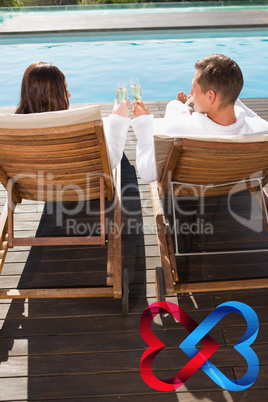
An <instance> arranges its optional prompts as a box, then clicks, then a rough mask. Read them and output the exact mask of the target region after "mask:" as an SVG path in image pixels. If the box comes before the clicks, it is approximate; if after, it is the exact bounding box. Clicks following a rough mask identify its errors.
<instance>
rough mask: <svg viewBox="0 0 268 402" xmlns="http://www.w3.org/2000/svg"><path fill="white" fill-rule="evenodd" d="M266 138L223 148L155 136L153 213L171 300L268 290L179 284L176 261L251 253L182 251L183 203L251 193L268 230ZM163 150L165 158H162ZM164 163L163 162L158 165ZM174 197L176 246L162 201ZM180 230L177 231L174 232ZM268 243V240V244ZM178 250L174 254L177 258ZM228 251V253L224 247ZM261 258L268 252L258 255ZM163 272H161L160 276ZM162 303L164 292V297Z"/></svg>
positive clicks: (253, 284) (249, 283) (247, 284)
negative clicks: (176, 295) (173, 297)
mask: <svg viewBox="0 0 268 402" xmlns="http://www.w3.org/2000/svg"><path fill="white" fill-rule="evenodd" d="M266 137H267V133H264V137H263V138H264V140H263V141H254V140H253V141H252V142H250V137H249V140H248V142H235V141H229V142H226V141H224V142H221V141H219V140H217V141H213V140H211V141H209V140H208V139H206V140H204V141H200V140H197V139H189V138H168V139H166V138H164V141H165V143H166V144H165V143H164V145H163V136H159V137H158V136H155V155H156V164H157V169H158V180H157V182H154V183H152V184H151V193H152V200H153V207H154V215H155V220H156V224H157V229H158V244H159V250H160V257H161V262H162V269H163V273H164V282H165V285H164V286H165V293H166V294H167V295H172V294H174V293H178V292H185V291H187V292H188V291H190V292H191V291H195V292H196V291H197V292H198V291H213V290H214V291H217V290H218V289H219V288H220V289H221V290H228V289H237V288H241V289H244V288H259V287H261V288H265V287H268V279H267V278H259V279H256V278H252V279H244V278H241V280H240V281H237V280H236V281H235V282H234V281H231V280H230V281H222V282H220V283H219V282H215V283H213V282H204V283H203V282H202V283H195V284H191V283H186V284H183V285H182V284H181V283H180V282H179V283H176V282H178V278H179V275H178V270H177V263H176V258H175V256H178V257H179V256H187V255H188V256H191V255H208V254H213V253H217V254H221V253H223V254H224V253H226V252H228V253H240V252H250V251H252V250H250V249H249V250H245V249H244V250H241V251H240V250H233V249H232V250H230V251H221V250H219V251H217V252H210V253H208V252H206V251H202V252H200V253H198V252H195V253H191V252H189V253H188V252H187V253H181V252H180V251H179V244H178V238H179V236H178V233H177V230H176V225H177V224H176V223H174V222H176V220H177V219H178V217H177V216H176V214H177V211H176V205H177V204H176V205H175V203H176V202H177V201H176V199H177V200H179V199H180V197H182V198H183V197H195V198H203V199H205V198H206V197H213V196H214V197H215V196H223V195H228V197H230V196H231V194H235V193H238V192H241V191H245V190H249V191H250V192H251V193H252V194H255V195H256V196H257V199H258V201H259V202H260V205H261V207H262V208H263V211H264V213H265V227H266V228H267V227H268V226H267V196H266V193H265V189H264V186H265V185H266V184H267V182H268V141H267V138H266ZM168 146H170V148H169V150H168V152H167V155H166V160H165V164H164V163H163V159H164V156H163V151H162V148H163V147H166V149H167V148H168ZM158 150H160V154H159V155H160V156H159V155H158ZM159 161H160V162H159ZM169 196H171V200H172V205H173V217H172V220H173V225H174V227H173V228H172V231H173V232H175V234H174V237H173V241H172V240H171V234H170V228H169V225H167V217H165V216H164V212H163V207H162V203H161V199H162V200H164V199H165V198H166V197H169ZM173 229H175V230H173ZM267 240H268V239H267ZM174 247H175V252H174ZM223 249H224V247H223ZM255 251H259V252H263V251H266V252H267V251H268V248H267V249H260V250H255ZM178 257H177V258H178ZM159 269H160V268H158V273H157V280H156V282H157V290H158V296H159V297H160V293H159V287H161V285H163V283H162V284H161V283H159V281H160V282H161V279H159V277H158V274H159ZM160 272H161V271H160ZM161 297H163V292H162V296H161Z"/></svg>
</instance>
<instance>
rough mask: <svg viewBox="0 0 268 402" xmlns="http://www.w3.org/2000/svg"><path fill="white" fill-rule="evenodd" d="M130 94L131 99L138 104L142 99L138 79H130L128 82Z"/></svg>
mask: <svg viewBox="0 0 268 402" xmlns="http://www.w3.org/2000/svg"><path fill="white" fill-rule="evenodd" d="M129 83H130V89H131V93H132V95H133V98H134V99H135V100H136V101H137V102H139V101H140V100H141V99H142V92H141V85H140V81H139V79H138V78H131V79H130V80H129Z"/></svg>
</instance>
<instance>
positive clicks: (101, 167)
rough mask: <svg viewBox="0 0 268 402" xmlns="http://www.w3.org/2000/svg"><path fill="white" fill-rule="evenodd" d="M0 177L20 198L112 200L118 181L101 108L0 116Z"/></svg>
mask: <svg viewBox="0 0 268 402" xmlns="http://www.w3.org/2000/svg"><path fill="white" fill-rule="evenodd" d="M0 149H1V152H0V180H1V182H2V184H3V185H4V186H5V187H6V185H7V179H8V178H13V179H14V182H15V183H16V184H15V186H16V190H17V193H18V194H19V196H20V197H21V198H22V199H31V200H39V201H62V200H63V201H77V200H80V201H84V200H85V199H97V198H99V197H100V176H104V180H105V195H106V196H107V197H108V199H109V200H112V199H113V195H114V183H113V175H112V169H111V164H110V159H109V154H108V151H107V145H106V139H105V135H104V131H103V122H102V118H101V113H100V108H99V106H87V107H83V108H77V109H69V110H64V111H58V112H48V113H36V114H29V115H16V114H0Z"/></svg>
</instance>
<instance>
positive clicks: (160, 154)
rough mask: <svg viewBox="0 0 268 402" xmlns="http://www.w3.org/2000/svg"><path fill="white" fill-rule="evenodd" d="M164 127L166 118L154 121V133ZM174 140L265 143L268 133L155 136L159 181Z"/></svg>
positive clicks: (267, 139)
mask: <svg viewBox="0 0 268 402" xmlns="http://www.w3.org/2000/svg"><path fill="white" fill-rule="evenodd" d="M163 127H164V118H156V119H154V131H155V133H157V132H158V133H161V131H163ZM174 138H188V139H191V140H196V141H210V142H225V143H226V142H229V143H234V142H235V143H247V142H248V143H249V142H264V141H268V131H264V132H261V133H253V134H245V135H236V136H235V135H233V136H228V137H226V136H225V137H224V136H215V137H212V136H210V137H206V136H205V135H204V136H202V137H198V136H193V135H181V136H178V135H176V136H171V135H163V134H162V135H161V134H156V135H154V153H155V162H156V171H157V179H158V180H160V178H161V175H162V171H163V168H164V166H165V163H166V159H167V156H168V152H169V148H170V146H171V144H172V142H173V139H174Z"/></svg>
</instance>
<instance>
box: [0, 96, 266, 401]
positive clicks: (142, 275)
mask: <svg viewBox="0 0 268 402" xmlns="http://www.w3.org/2000/svg"><path fill="white" fill-rule="evenodd" d="M257 101H258V100H255V103H254V101H252V102H251V101H248V102H245V103H247V105H249V106H251V107H252V108H253V109H254V108H255V110H256V111H257V112H258V111H259V114H262V113H263V115H262V117H265V118H267V110H268V108H267V101H266V102H264V101H263V102H260V101H258V102H257ZM250 102H251V103H250ZM148 104H149V107H150V106H151V109H153V111H154V112H155V115H156V116H157V117H161V116H162V115H163V110H164V106H165V102H154V103H150V102H148ZM109 106H110V105H107V104H106V105H103V115H105V113H106V111H108V110H109ZM122 187H123V188H124V189H126V190H125V191H124V193H123V207H124V208H123V209H124V210H125V211H123V219H122V222H123V238H122V241H123V267H126V268H128V270H129V273H130V306H129V314H128V315H127V316H122V315H121V300H111V299H107V298H105V299H104V298H103V299H101V298H95V299H54V300H47V299H44V300H41V299H40V300H38V299H26V300H13V301H12V302H11V301H8V300H2V301H0V314H1V318H0V319H1V324H2V326H1V329H0V400H1V401H13V402H15V401H30V400H35V401H38V400H39V401H54V402H55V401H62V400H66V401H69V402H75V401H76V402H77V401H80V400H81V401H82V400H88V401H94V400H95V401H104V402H108V401H109V402H110V401H115V400H120V401H124V402H128V401H130V402H136V401H148V402H150V401H151V402H153V401H163V400H165V402H172V401H178V400H179V401H181V402H192V401H206V402H208V401H212V402H226V401H241V402H242V401H249V402H251V401H254V400H258V401H265V400H267V399H268V387H267V376H268V369H267V363H268V348H267V343H268V339H267V333H268V316H267V302H268V297H267V296H268V291H267V290H252V291H233V292H215V293H202V294H201V293H200V294H194V295H192V294H179V295H176V296H174V297H170V298H167V300H168V301H172V302H175V303H176V304H179V305H180V306H181V307H182V308H183V309H184V310H185V311H186V312H187V313H188V314H189V315H190V316H191V317H192V318H193V319H194V320H195V321H196V322H197V323H200V322H201V321H202V320H203V319H204V318H205V317H207V315H208V314H209V313H210V312H211V311H212V310H213V309H214V308H215V307H216V306H218V305H219V304H221V303H223V302H225V301H232V300H235V301H240V302H244V303H246V304H248V305H249V306H251V307H252V308H253V309H254V310H255V311H256V313H257V315H258V317H259V321H260V330H259V335H258V337H257V340H256V341H255V342H254V346H253V349H254V350H255V352H256V353H257V355H258V357H259V360H260V372H259V376H258V378H257V380H256V382H255V383H254V384H253V386H252V387H250V388H249V389H248V390H245V391H241V392H228V391H225V390H223V389H220V388H219V387H218V386H217V385H216V384H214V382H213V381H212V380H211V379H210V378H209V377H208V376H207V375H206V374H205V373H204V372H203V371H202V370H198V371H197V372H196V373H195V374H194V375H193V376H192V377H191V378H190V379H189V380H188V381H187V382H186V384H185V385H183V386H182V387H180V388H178V389H177V391H176V392H167V393H162V392H159V391H156V390H154V389H152V388H150V387H149V386H147V385H146V384H145V382H144V381H143V380H142V378H141V376H140V372H139V364H140V359H141V356H142V354H143V352H144V350H145V349H146V347H147V345H146V343H145V342H144V341H143V339H142V337H141V335H140V332H139V321H140V316H141V314H142V312H143V310H144V309H145V308H146V307H147V306H148V305H149V304H151V303H152V302H154V301H155V287H154V286H155V285H154V270H155V267H156V266H157V265H159V264H160V260H159V253H158V247H157V241H156V236H155V234H154V233H152V230H151V228H152V225H153V224H154V221H153V212H152V204H151V202H150V192H149V186H148V185H146V184H145V183H143V182H142V181H141V180H140V179H139V178H138V177H137V174H136V170H135V138H134V135H133V133H132V132H131V131H130V132H129V137H128V142H127V145H126V154H125V157H124V159H123V161H122ZM0 195H1V200H2V199H3V196H4V191H1V193H0ZM246 197H247V194H240V195H239V196H237V197H236V199H235V201H234V210H235V211H236V212H237V213H239V214H242V215H243V214H244V215H243V216H244V217H245V218H248V213H249V210H248V206H249V202H248V201H247V202H245V207H243V208H240V206H241V203H242V202H244V200H245V198H246ZM242 198H243V200H242ZM1 205H2V204H1ZM189 207H192V206H189V205H188V204H187V205H185V208H189ZM207 214H208V216H207V219H209V220H211V221H212V220H213V219H214V218H215V216H216V218H215V221H214V225H215V226H214V227H215V234H214V235H215V236H214V240H213V241H211V239H210V241H209V243H208V244H209V245H210V246H211V247H213V248H215V247H218V246H219V245H220V244H222V243H223V242H224V243H226V242H228V243H229V245H230V246H231V247H233V246H235V247H236V245H237V242H238V240H239V241H241V242H242V243H244V245H246V247H247V246H248V244H251V245H253V246H254V245H255V246H256V247H258V248H260V247H262V246H264V247H265V246H267V243H268V234H267V233H266V232H265V231H262V232H260V233H255V232H254V231H252V230H251V231H250V230H249V231H246V230H245V229H244V228H243V227H242V226H239V225H238V227H237V225H236V226H235V225H234V222H232V221H231V220H230V219H229V217H228V216H227V212H226V208H225V206H224V203H223V201H222V200H219V199H218V200H216V199H215V200H211V202H210V204H209V205H208V209H207ZM40 219H41V220H40ZM52 220H53V216H48V215H47V213H46V210H44V211H43V206H42V205H40V206H39V207H37V206H36V205H34V204H33V203H31V202H25V203H23V205H22V206H21V209H19V210H18V213H17V214H16V231H17V233H16V234H19V232H21V233H23V235H24V234H25V233H26V232H27V234H28V235H31V234H32V233H33V232H35V230H37V235H38V234H40V233H41V232H42V234H46V233H48V234H51V233H50V232H51V230H52V227H53V225H52ZM77 222H79V223H80V224H81V225H80V228H81V230H82V229H83V228H84V229H85V228H86V225H85V220H84V219H83V211H82V212H81V215H80V218H79V219H78V221H77ZM82 224H84V226H83V225H82ZM256 224H258V223H256ZM81 234H82V233H81ZM83 234H84V233H83ZM254 239H255V240H254ZM200 240H201V242H200ZM207 240H208V238H207V236H206V235H202V236H201V239H200V238H199V239H198V244H202V245H203V246H205V245H206V246H207ZM182 244H183V246H184V247H185V248H187V249H189V247H197V240H196V238H195V237H189V236H188V237H187V236H182ZM267 248H268V247H267ZM105 262H106V256H105V253H104V252H103V249H101V250H100V248H98V247H96V248H94V249H92V248H87V247H82V246H81V247H75V246H74V247H72V248H66V247H42V248H40V247H33V248H32V249H29V248H26V247H24V248H23V249H21V248H20V249H19V248H16V249H13V250H10V251H9V253H8V257H7V259H6V263H5V265H4V269H3V274H2V277H1V278H0V285H1V287H10V286H12V285H14V284H15V286H16V285H18V286H19V287H27V286H29V287H30V286H34V287H39V286H43V287H45V286H48V287H55V286H80V285H81V284H82V286H87V284H90V285H91V286H92V285H94V284H96V285H97V284H98V285H100V284H104V285H105V278H106V266H105ZM179 264H180V267H181V275H182V278H181V279H183V280H185V281H187V280H193V281H197V280H211V279H219V278H224V279H229V278H230V277H235V278H236V277H237V278H239V277H240V276H242V277H243V276H244V275H252V274H253V275H252V276H256V275H257V276H267V270H268V268H267V266H268V253H259V254H255V253H254V254H250V255H248V254H243V255H237V256H230V255H228V256H227V255H226V256H221V257H219V256H216V257H215V256H213V257H212V256H211V257H209V256H207V257H206V256H204V257H191V258H189V257H187V258H183V259H182V260H180V262H179ZM152 328H153V330H154V333H155V334H156V335H157V337H158V338H159V339H161V340H162V342H164V343H165V345H166V348H165V350H164V351H163V352H161V353H160V354H159V355H158V356H157V357H156V358H155V360H154V362H153V367H154V370H155V373H156V375H157V376H158V377H159V378H162V379H164V378H170V377H172V376H174V375H175V374H176V373H177V372H178V371H179V369H180V368H182V367H183V366H184V365H185V364H186V363H187V362H188V361H189V359H188V357H187V356H186V355H185V354H184V353H183V352H182V351H181V350H180V349H179V348H178V346H179V345H180V343H181V342H182V341H183V340H184V339H185V338H186V336H187V334H188V332H187V331H186V330H185V329H184V328H183V327H182V325H180V324H179V323H178V322H176V321H175V320H174V319H172V318H170V317H165V316H162V317H159V316H158V317H156V318H155V320H154V322H153V324H152ZM245 329H246V327H245V320H244V319H243V318H242V317H241V316H239V315H237V314H229V315H227V316H226V317H224V319H223V320H221V321H220V323H218V324H217V325H216V326H215V327H214V328H213V329H212V330H211V331H210V335H211V337H212V338H213V339H214V340H215V341H216V342H218V343H219V345H220V348H219V349H218V351H217V352H216V353H215V354H214V355H213V356H212V357H211V361H212V362H213V363H214V364H215V365H216V366H217V367H218V368H219V369H220V370H221V371H222V372H223V373H224V374H225V375H226V376H227V377H230V378H240V377H241V376H243V374H244V373H245V372H246V370H247V364H246V362H245V360H244V359H243V357H241V356H240V355H239V354H238V353H237V352H236V351H235V350H234V349H233V345H234V344H235V343H236V342H237V341H238V340H239V339H240V338H241V337H242V336H243V334H244V332H245Z"/></svg>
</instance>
